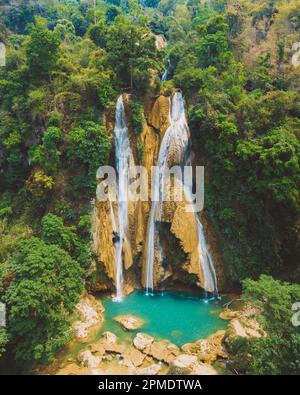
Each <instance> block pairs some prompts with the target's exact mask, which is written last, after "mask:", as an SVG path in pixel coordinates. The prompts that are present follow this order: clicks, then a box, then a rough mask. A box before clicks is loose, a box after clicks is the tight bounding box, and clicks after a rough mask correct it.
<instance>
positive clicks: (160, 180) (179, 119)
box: [146, 92, 217, 292]
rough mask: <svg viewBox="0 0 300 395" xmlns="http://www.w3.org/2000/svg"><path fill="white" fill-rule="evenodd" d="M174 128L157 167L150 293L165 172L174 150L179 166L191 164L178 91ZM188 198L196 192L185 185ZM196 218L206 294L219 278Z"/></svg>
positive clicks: (148, 281)
mask: <svg viewBox="0 0 300 395" xmlns="http://www.w3.org/2000/svg"><path fill="white" fill-rule="evenodd" d="M169 117H170V126H169V128H168V129H167V131H166V133H165V135H164V137H163V139H162V142H161V145H160V149H159V154H158V161H157V167H156V171H155V174H154V180H153V188H154V190H153V194H152V206H151V211H150V218H149V221H150V222H149V235H148V245H147V260H146V291H147V292H149V291H150V290H151V291H153V288H154V287H153V267H154V253H155V241H156V243H157V248H158V249H159V248H160V247H159V235H158V231H157V228H156V221H159V220H161V212H162V204H163V188H164V183H165V180H164V170H165V169H166V167H167V166H168V160H169V154H170V147H171V146H172V147H175V149H176V152H177V158H176V161H177V164H183V165H186V164H187V152H188V146H189V128H188V125H187V121H186V117H185V109H184V100H183V97H182V94H181V93H179V92H176V93H175V94H174V95H173V98H172V101H171V103H170V115H169ZM183 190H184V194H185V198H186V200H187V201H188V202H190V203H192V198H191V196H192V191H191V188H189V187H188V186H186V185H183ZM194 215H195V223H196V227H197V234H198V252H199V265H200V266H201V268H202V272H203V276H204V288H205V290H206V291H209V292H215V291H216V290H217V276H216V272H215V268H214V264H213V261H212V257H211V255H210V253H209V251H208V247H207V244H206V240H205V236H204V232H203V226H202V224H201V221H200V219H199V217H198V215H197V213H196V212H195V213H194Z"/></svg>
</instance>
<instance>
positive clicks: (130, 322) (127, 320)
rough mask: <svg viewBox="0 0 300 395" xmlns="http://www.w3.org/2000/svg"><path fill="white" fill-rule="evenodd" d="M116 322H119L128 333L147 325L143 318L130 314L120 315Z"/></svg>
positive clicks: (115, 318)
mask: <svg viewBox="0 0 300 395" xmlns="http://www.w3.org/2000/svg"><path fill="white" fill-rule="evenodd" d="M114 320H115V321H117V322H118V323H119V324H120V325H121V326H122V327H123V328H124V329H126V330H128V331H134V330H137V329H139V328H141V327H142V326H143V325H144V324H145V322H144V321H143V320H142V319H141V318H139V317H135V316H134V315H129V314H126V315H118V316H117V317H114Z"/></svg>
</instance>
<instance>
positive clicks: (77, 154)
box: [68, 122, 111, 193]
mask: <svg viewBox="0 0 300 395" xmlns="http://www.w3.org/2000/svg"><path fill="white" fill-rule="evenodd" d="M68 139H69V148H68V158H69V159H70V160H71V161H72V162H74V161H76V160H77V161H79V163H81V164H82V166H83V169H85V171H86V172H87V177H86V179H85V180H81V181H80V184H81V185H82V186H83V185H86V187H88V188H90V191H91V192H92V191H93V193H94V187H95V180H96V171H97V169H98V167H99V166H102V165H104V164H106V163H107V161H108V157H109V153H110V148H111V143H110V140H109V138H108V135H107V133H106V131H105V129H104V128H103V127H102V126H99V125H97V124H95V123H94V122H85V123H84V124H82V126H79V127H77V128H75V129H74V130H72V131H71V132H70V133H69V136H68ZM77 165H78V163H77Z"/></svg>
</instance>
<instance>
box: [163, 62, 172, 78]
mask: <svg viewBox="0 0 300 395" xmlns="http://www.w3.org/2000/svg"><path fill="white" fill-rule="evenodd" d="M170 66H171V62H170V59H168V65H167V68H166V70H165V71H164V73H163V75H162V76H161V80H162V82H164V81H167V78H168V74H169V68H170Z"/></svg>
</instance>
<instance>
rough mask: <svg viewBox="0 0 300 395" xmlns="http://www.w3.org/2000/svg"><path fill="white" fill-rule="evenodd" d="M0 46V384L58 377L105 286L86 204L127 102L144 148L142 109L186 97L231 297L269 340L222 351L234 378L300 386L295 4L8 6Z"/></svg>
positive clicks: (143, 0)
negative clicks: (249, 311) (248, 307)
mask: <svg viewBox="0 0 300 395" xmlns="http://www.w3.org/2000/svg"><path fill="white" fill-rule="evenodd" d="M0 41H1V42H2V43H4V44H5V48H6V65H5V66H4V67H0V115H1V116H0V301H1V302H3V304H5V306H6V322H7V325H6V326H3V327H1V326H0V356H1V358H0V371H1V370H2V369H3V371H7V370H8V369H11V371H16V372H18V373H24V372H28V371H33V370H34V369H35V367H36V366H39V365H47V364H50V363H52V362H53V361H54V360H55V358H56V356H57V354H58V353H59V352H60V350H62V349H63V347H64V346H65V345H66V344H68V342H69V341H70V340H71V339H72V338H73V337H74V333H73V331H72V326H71V324H72V322H73V321H74V309H75V306H76V305H77V303H78V302H79V300H80V296H81V295H82V294H83V292H84V290H88V291H89V290H90V289H91V283H92V282H93V278H91V277H92V276H91V271H90V267H91V265H93V263H95V262H96V264H97V265H98V266H100V269H99V272H100V275H103V273H102V271H101V262H99V260H97V257H96V256H95V252H94V251H93V248H92V242H91V222H92V209H91V201H92V199H93V198H94V197H95V190H96V186H97V182H96V171H97V169H98V168H99V166H101V165H112V164H113V163H114V153H113V148H114V145H113V141H112V139H111V138H110V135H109V132H108V130H107V119H108V118H109V117H111V113H112V112H113V111H114V107H115V103H116V99H117V97H118V96H119V95H120V94H121V93H124V92H125V93H127V94H130V97H131V99H130V104H129V112H130V114H131V123H132V128H133V130H134V135H135V138H136V139H138V138H139V136H140V135H141V133H142V130H143V124H144V123H145V116H144V112H143V111H144V107H145V106H146V104H145V103H147V101H149V100H150V99H152V98H157V97H159V96H160V95H163V96H170V95H172V93H173V92H175V91H177V90H180V91H181V92H183V96H184V99H185V106H186V113H187V118H188V122H189V126H190V131H191V139H192V146H193V151H194V155H195V157H196V160H197V163H199V164H200V165H202V166H204V167H205V207H204V213H205V216H206V217H207V220H208V223H209V226H210V227H211V229H212V232H213V233H214V235H215V239H216V240H217V241H216V246H217V249H218V254H219V255H220V256H221V260H222V276H223V277H224V278H225V282H226V287H225V288H226V293H230V292H232V293H233V292H234V293H238V294H239V295H240V298H241V299H242V300H243V301H244V302H247V303H251V304H252V305H253V306H256V307H257V308H258V309H259V311H260V314H259V317H258V321H259V322H260V324H261V325H262V327H263V328H264V330H265V331H266V333H267V336H266V337H262V338H258V339H252V338H249V339H248V338H238V339H235V340H234V341H232V342H230V344H228V349H229V353H230V363H229V366H228V371H229V372H230V373H229V374H235V373H236V372H238V373H239V374H274V375H279V374H299V373H300V358H299V356H300V326H299V323H298V326H297V325H293V324H292V323H291V320H292V316H293V314H295V312H296V311H293V309H292V305H293V304H294V303H296V302H300V265H299V262H300V194H299V182H300V65H298V66H297V64H296V65H295V61H293V59H295V50H293V44H294V43H297V42H298V41H300V1H299V0H292V1H288V0H210V1H209V0H207V1H206V0H201V1H200V0H97V1H93V0H82V1H80V0H47V1H46V0H37V1H34V0H30V1H21V0H19V1H7V0H1V1H0ZM159 43H161V44H159ZM296 55H297V54H296ZM299 56H300V55H299ZM165 71H166V78H165V80H164V81H163V80H162V75H163V74H164V72H165ZM149 98H150V99H149ZM145 149H147V147H146V146H144V145H143V144H142V143H140V144H138V148H137V150H138V157H139V158H140V160H141V161H142V158H143V155H144V151H145ZM1 361H2V362H1ZM7 366H8V367H9V368H7Z"/></svg>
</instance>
